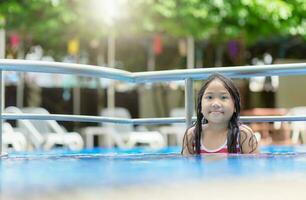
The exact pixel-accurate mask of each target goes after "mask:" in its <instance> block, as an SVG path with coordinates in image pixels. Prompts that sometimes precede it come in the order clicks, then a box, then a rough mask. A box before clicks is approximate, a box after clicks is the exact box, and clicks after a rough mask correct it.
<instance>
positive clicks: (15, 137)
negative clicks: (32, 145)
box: [2, 122, 27, 151]
mask: <svg viewBox="0 0 306 200" xmlns="http://www.w3.org/2000/svg"><path fill="white" fill-rule="evenodd" d="M2 149H3V151H26V150H27V140H26V138H25V136H24V135H23V134H22V133H20V132H16V131H15V130H14V129H13V127H12V126H11V125H10V124H9V123H7V122H4V123H3V125H2Z"/></svg>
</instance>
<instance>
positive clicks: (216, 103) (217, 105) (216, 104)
mask: <svg viewBox="0 0 306 200" xmlns="http://www.w3.org/2000/svg"><path fill="white" fill-rule="evenodd" d="M220 106H221V104H220V102H219V101H214V102H213V103H212V107H213V108H220Z"/></svg>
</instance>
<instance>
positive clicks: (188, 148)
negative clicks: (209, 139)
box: [181, 128, 195, 155]
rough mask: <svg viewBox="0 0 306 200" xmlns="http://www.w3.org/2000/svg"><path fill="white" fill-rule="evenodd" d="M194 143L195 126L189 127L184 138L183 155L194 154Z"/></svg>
mask: <svg viewBox="0 0 306 200" xmlns="http://www.w3.org/2000/svg"><path fill="white" fill-rule="evenodd" d="M193 143H194V133H193V128H189V129H187V131H186V133H185V135H184V138H183V146H182V152H181V153H182V155H193V154H194V153H195V152H194V148H193Z"/></svg>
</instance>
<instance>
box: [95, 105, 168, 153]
mask: <svg viewBox="0 0 306 200" xmlns="http://www.w3.org/2000/svg"><path fill="white" fill-rule="evenodd" d="M101 115H102V116H105V117H117V118H125V119H129V118H131V115H130V113H129V111H128V110H127V109H125V108H120V107H117V108H114V109H108V108H106V109H104V110H103V111H102V112H101ZM103 128H104V130H106V131H107V132H108V133H109V134H110V136H111V138H112V140H113V142H114V143H115V144H116V145H117V146H119V147H122V148H131V147H135V146H137V145H145V146H148V147H151V148H161V147H164V146H165V141H164V138H163V136H162V135H161V133H159V132H158V131H147V130H141V131H137V130H135V129H134V126H133V125H132V124H114V123H104V124H103Z"/></svg>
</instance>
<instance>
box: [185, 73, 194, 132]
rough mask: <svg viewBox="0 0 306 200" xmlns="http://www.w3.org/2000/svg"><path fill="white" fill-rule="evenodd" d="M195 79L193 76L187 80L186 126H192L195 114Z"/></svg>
mask: <svg viewBox="0 0 306 200" xmlns="http://www.w3.org/2000/svg"><path fill="white" fill-rule="evenodd" d="M193 108H194V102H193V81H192V79H191V78H187V79H186V80H185V111H186V127H187V128H188V127H190V126H191V124H192V115H193Z"/></svg>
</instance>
